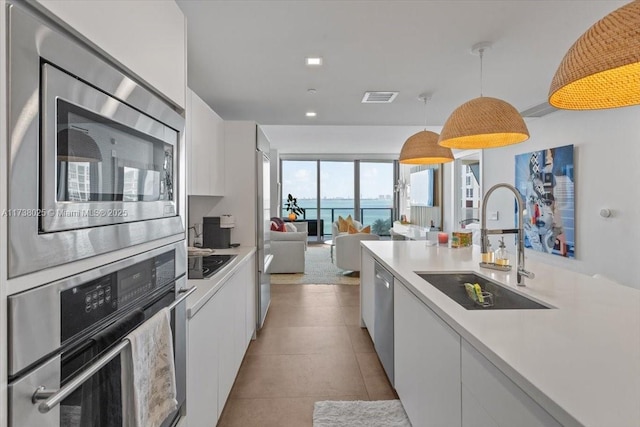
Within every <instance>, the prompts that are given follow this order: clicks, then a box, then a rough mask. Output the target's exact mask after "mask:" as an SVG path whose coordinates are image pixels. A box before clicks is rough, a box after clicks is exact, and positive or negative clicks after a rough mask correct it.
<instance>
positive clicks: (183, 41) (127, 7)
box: [37, 0, 187, 109]
mask: <svg viewBox="0 0 640 427" xmlns="http://www.w3.org/2000/svg"><path fill="white" fill-rule="evenodd" d="M37 1H38V3H40V4H41V5H42V6H44V8H45V9H47V10H48V11H49V12H51V13H52V14H53V15H55V16H57V17H58V18H59V19H60V20H62V21H64V22H65V23H66V24H68V25H69V26H70V27H71V28H72V29H73V30H74V31H77V32H78V33H79V34H80V35H81V36H82V37H83V38H85V39H86V40H88V41H89V42H90V43H92V44H94V45H95V46H97V47H98V48H100V49H102V50H103V51H104V52H105V53H107V54H108V55H110V56H111V57H113V58H114V59H115V60H117V61H118V62H120V63H121V64H122V65H124V66H125V67H126V68H128V69H129V70H130V71H132V72H133V73H134V74H136V75H137V76H138V77H139V78H141V79H142V80H143V81H145V82H146V83H147V84H148V85H149V86H151V87H152V88H154V89H155V90H156V91H158V92H159V93H160V94H162V95H163V96H165V97H166V98H167V100H169V101H170V102H171V103H173V104H175V105H176V106H178V107H180V108H182V109H184V108H185V105H186V88H187V53H186V45H187V38H186V34H187V26H186V20H185V17H184V14H183V13H182V11H181V10H180V8H179V7H178V5H177V4H176V3H175V2H174V1H105V0H100V1H77V0H37Z"/></svg>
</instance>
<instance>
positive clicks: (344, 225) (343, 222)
mask: <svg viewBox="0 0 640 427" xmlns="http://www.w3.org/2000/svg"><path fill="white" fill-rule="evenodd" d="M349 226H354V224H353V218H351V214H349V216H348V217H347V219H344V218H342V216H338V232H340V233H347V232H348V231H349Z"/></svg>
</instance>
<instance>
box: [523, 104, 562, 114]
mask: <svg viewBox="0 0 640 427" xmlns="http://www.w3.org/2000/svg"><path fill="white" fill-rule="evenodd" d="M556 111H558V109H557V108H556V107H554V106H552V105H550V104H549V103H548V102H543V103H542V104H538V105H535V106H533V107H531V108H528V109H526V110H524V111H520V115H521V116H522V117H542V116H546V115H547V114H551V113H554V112H556Z"/></svg>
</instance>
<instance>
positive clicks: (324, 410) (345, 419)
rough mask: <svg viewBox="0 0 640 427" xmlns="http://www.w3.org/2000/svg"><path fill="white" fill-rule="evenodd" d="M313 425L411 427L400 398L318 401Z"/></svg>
mask: <svg viewBox="0 0 640 427" xmlns="http://www.w3.org/2000/svg"><path fill="white" fill-rule="evenodd" d="M313 427H411V423H410V422H409V418H407V414H406V413H405V412H404V408H403V407H402V403H400V401H399V400H375V401H362V400H354V401H348V400H344V401H332V400H325V401H322V402H316V403H315V404H314V407H313Z"/></svg>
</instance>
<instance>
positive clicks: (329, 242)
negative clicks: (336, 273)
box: [324, 240, 334, 263]
mask: <svg viewBox="0 0 640 427" xmlns="http://www.w3.org/2000/svg"><path fill="white" fill-rule="evenodd" d="M324 244H325V245H331V263H333V246H334V244H333V240H325V241H324Z"/></svg>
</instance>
